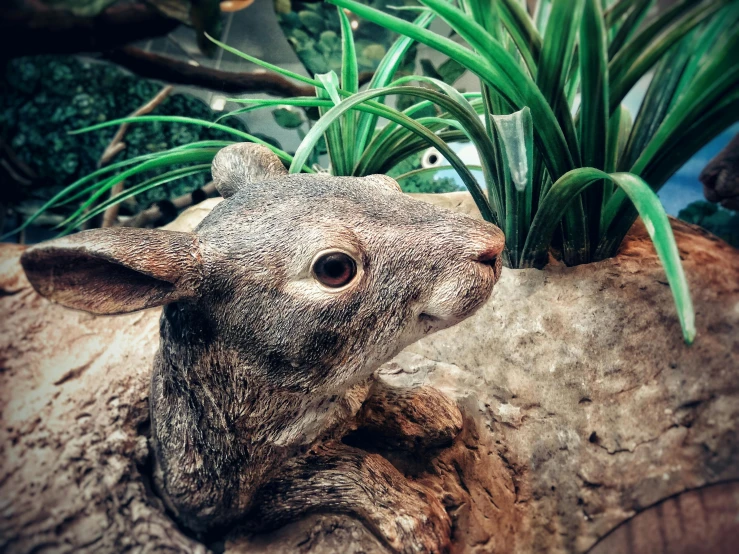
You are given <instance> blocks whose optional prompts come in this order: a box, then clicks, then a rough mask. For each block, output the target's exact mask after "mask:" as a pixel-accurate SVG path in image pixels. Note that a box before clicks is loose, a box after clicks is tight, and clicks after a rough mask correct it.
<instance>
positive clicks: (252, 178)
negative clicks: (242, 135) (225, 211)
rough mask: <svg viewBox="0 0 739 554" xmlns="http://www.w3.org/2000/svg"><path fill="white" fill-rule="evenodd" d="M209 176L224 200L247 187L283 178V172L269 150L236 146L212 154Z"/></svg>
mask: <svg viewBox="0 0 739 554" xmlns="http://www.w3.org/2000/svg"><path fill="white" fill-rule="evenodd" d="M211 173H212V175H213V181H214V182H215V184H216V189H218V192H219V193H220V194H221V196H223V197H224V198H228V197H229V196H233V195H234V194H236V193H237V192H238V191H240V190H242V189H244V188H245V187H247V186H248V185H249V184H250V183H254V182H258V181H265V180H268V179H274V178H277V177H283V176H285V175H287V169H285V166H284V165H282V162H281V161H280V158H278V157H277V155H276V154H275V153H274V152H272V151H271V150H270V149H269V148H266V147H264V146H261V145H259V144H254V143H252V142H240V143H238V144H232V145H231V146H227V147H226V148H223V149H222V150H221V151H219V152H218V154H216V157H215V159H214V160H213V167H212V168H211Z"/></svg>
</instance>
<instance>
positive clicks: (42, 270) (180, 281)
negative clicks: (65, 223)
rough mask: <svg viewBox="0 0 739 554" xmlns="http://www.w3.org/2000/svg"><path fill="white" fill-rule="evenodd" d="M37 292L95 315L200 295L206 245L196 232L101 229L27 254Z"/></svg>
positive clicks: (24, 258)
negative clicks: (201, 251)
mask: <svg viewBox="0 0 739 554" xmlns="http://www.w3.org/2000/svg"><path fill="white" fill-rule="evenodd" d="M21 264H22V265H23V269H24V270H25V272H26V276H27V277H28V280H29V281H30V282H31V285H33V288H34V289H36V291H37V292H38V293H39V294H40V295H42V296H45V297H46V298H48V299H49V300H51V301H53V302H58V303H59V304H61V305H63V306H66V307H68V308H75V309H77V310H84V311H86V312H91V313H94V314H122V313H128V312H135V311H137V310H143V309H145V308H153V307H155V306H162V305H164V304H169V303H170V302H176V301H179V300H184V299H187V298H193V297H195V296H197V289H198V287H199V285H200V283H201V281H202V271H203V269H202V263H201V258H200V243H199V241H198V238H197V236H196V235H194V234H192V233H179V232H175V231H163V230H158V229H132V228H125V227H121V228H116V229H95V230H92V231H82V232H81V233H77V234H75V235H70V236H68V237H63V238H60V239H56V240H52V241H48V242H44V243H41V244H38V245H36V246H33V247H31V248H29V249H28V250H26V251H25V252H24V253H23V255H22V256H21Z"/></svg>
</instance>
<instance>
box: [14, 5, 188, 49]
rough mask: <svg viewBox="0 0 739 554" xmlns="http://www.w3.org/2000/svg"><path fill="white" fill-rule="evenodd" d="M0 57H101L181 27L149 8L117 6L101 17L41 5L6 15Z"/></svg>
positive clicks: (17, 9) (16, 8)
mask: <svg viewBox="0 0 739 554" xmlns="http://www.w3.org/2000/svg"><path fill="white" fill-rule="evenodd" d="M0 15H1V17H0V57H2V58H4V59H11V58H15V57H18V56H32V55H37V54H48V53H54V54H77V53H80V52H100V51H105V50H110V49H113V48H118V47H120V46H125V45H126V44H130V43H132V42H136V41H137V40H144V39H149V38H156V37H160V36H163V35H166V34H167V33H169V32H170V31H172V30H174V29H175V28H176V27H178V26H179V25H180V22H179V21H176V20H174V19H170V18H169V17H167V16H165V15H163V14H162V13H160V12H159V11H157V10H156V9H154V8H153V7H151V6H149V5H147V4H128V3H125V4H116V5H114V6H111V7H110V8H108V9H107V10H105V11H103V12H101V13H99V14H98V15H95V16H90V17H83V16H76V15H74V14H72V13H71V12H68V11H66V10H58V9H52V8H48V7H45V6H44V5H43V4H40V3H35V2H34V3H30V2H24V3H22V4H21V5H20V6H17V5H13V4H11V5H10V6H4V7H3V8H2V10H1V11H0Z"/></svg>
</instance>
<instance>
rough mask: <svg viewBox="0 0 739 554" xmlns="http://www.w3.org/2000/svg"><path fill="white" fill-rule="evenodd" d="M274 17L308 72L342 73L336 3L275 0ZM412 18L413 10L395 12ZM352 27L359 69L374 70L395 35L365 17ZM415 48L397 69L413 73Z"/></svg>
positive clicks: (409, 0) (392, 1)
mask: <svg viewBox="0 0 739 554" xmlns="http://www.w3.org/2000/svg"><path fill="white" fill-rule="evenodd" d="M366 3H367V4H368V5H370V6H373V7H375V8H377V9H381V10H386V9H389V8H388V6H418V3H417V2H416V1H415V0H369V1H368V2H366ZM275 11H276V12H277V20H278V22H279V24H280V27H281V28H282V31H283V32H284V33H285V36H286V37H287V39H288V41H289V42H290V44H291V46H292V47H293V49H294V50H295V53H296V54H297V56H298V58H299V59H300V61H301V63H302V64H303V65H304V66H305V68H306V70H307V71H308V74H309V75H315V74H317V73H327V72H329V71H332V70H333V71H335V72H336V73H341V27H340V24H339V16H338V15H337V13H336V7H335V6H332V5H331V4H328V3H325V2H301V1H299V0H275ZM395 13H397V15H398V16H399V17H402V18H404V19H408V20H411V19H413V17H414V16H415V15H416V14H415V13H414V12H412V11H405V10H403V11H398V12H395ZM358 23H359V25H358V26H357V28H356V29H355V30H354V40H355V45H356V49H357V62H358V70H359V71H360V72H363V71H374V70H375V69H377V65H378V64H379V63H380V60H381V59H382V57H383V56H384V55H385V53H386V52H387V49H388V47H389V46H390V45H391V44H392V42H393V41H394V40H395V38H396V37H397V35H396V34H395V33H392V32H390V31H388V30H387V29H385V28H384V27H380V26H379V25H375V24H373V23H370V22H368V21H364V20H359V21H358ZM415 57H416V53H415V48H412V49H411V51H410V52H409V53H408V56H407V58H406V63H405V65H403V66H402V67H401V68H400V71H399V73H402V74H409V73H413V70H414V69H415Z"/></svg>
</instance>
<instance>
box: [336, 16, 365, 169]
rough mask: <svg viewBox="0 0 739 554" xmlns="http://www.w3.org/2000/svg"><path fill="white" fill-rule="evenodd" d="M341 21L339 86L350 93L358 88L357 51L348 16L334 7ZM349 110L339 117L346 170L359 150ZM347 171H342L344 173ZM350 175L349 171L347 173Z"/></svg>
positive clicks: (352, 116) (351, 164) (352, 115)
mask: <svg viewBox="0 0 739 554" xmlns="http://www.w3.org/2000/svg"><path fill="white" fill-rule="evenodd" d="M336 11H337V12H338V13H339V22H340V23H341V88H343V89H344V90H345V91H347V92H349V93H350V94H354V93H356V92H357V91H358V90H359V71H358V70H357V51H356V48H355V47H354V34H353V32H352V27H351V23H350V22H349V18H348V17H347V16H346V13H344V10H342V9H341V8H336ZM356 115H357V114H356V113H355V112H349V113H347V114H345V115H344V116H343V117H342V118H341V123H340V126H341V136H342V142H343V143H344V144H343V151H344V164H345V167H346V169H347V172H350V171H351V169H353V168H354V163H355V162H356V160H357V159H358V158H359V155H360V151H359V150H357V148H356V146H357V145H356V142H355V141H356V138H357V117H356ZM346 174H347V173H344V175H346ZM348 174H349V175H351V173H348Z"/></svg>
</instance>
